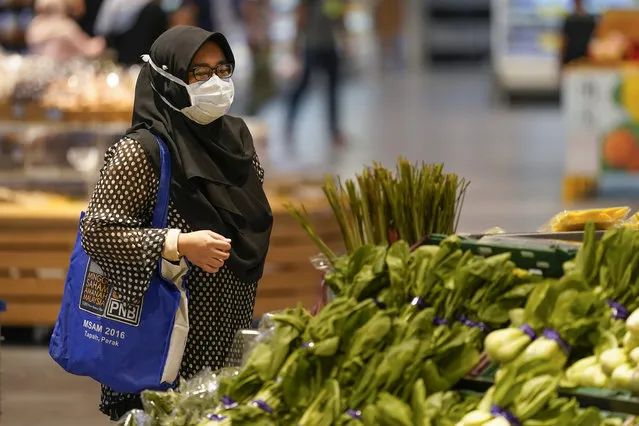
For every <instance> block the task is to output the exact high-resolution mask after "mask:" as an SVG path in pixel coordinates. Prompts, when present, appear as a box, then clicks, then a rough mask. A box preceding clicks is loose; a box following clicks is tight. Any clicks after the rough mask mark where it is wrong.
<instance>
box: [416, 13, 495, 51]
mask: <svg viewBox="0 0 639 426" xmlns="http://www.w3.org/2000/svg"><path fill="white" fill-rule="evenodd" d="M490 19H491V17H490V0H481V1H479V0H431V1H428V2H426V4H425V15H424V21H425V22H424V39H423V44H424V47H425V51H426V52H427V54H426V56H427V58H428V60H429V62H431V63H438V62H442V61H444V60H448V59H454V60H457V61H458V60H463V61H477V60H482V59H485V58H487V57H489V56H490Z"/></svg>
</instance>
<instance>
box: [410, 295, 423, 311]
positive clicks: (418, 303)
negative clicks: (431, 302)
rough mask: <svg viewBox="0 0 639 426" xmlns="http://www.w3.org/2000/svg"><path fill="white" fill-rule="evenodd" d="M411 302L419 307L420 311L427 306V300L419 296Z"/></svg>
mask: <svg viewBox="0 0 639 426" xmlns="http://www.w3.org/2000/svg"><path fill="white" fill-rule="evenodd" d="M410 304H411V305H413V306H417V309H419V310H420V311H421V310H422V309H425V308H426V302H424V299H422V298H421V297H419V296H415V298H413V300H411V302H410Z"/></svg>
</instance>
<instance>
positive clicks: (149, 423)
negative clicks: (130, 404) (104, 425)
mask: <svg viewBox="0 0 639 426" xmlns="http://www.w3.org/2000/svg"><path fill="white" fill-rule="evenodd" d="M118 426H154V425H153V419H152V418H151V416H149V415H148V414H147V413H145V412H144V411H143V410H131V411H129V412H128V413H126V414H125V415H124V417H122V418H121V419H120V420H119V421H118Z"/></svg>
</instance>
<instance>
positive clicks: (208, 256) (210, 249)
mask: <svg viewBox="0 0 639 426" xmlns="http://www.w3.org/2000/svg"><path fill="white" fill-rule="evenodd" d="M230 250H231V240H229V239H228V238H225V237H223V236H221V235H220V234H216V233H215V232H212V231H196V232H187V233H181V234H180V236H179V237H178V251H179V252H180V254H181V255H182V256H184V257H186V258H187V259H188V260H189V262H191V263H192V264H194V265H197V266H199V267H200V268H202V269H203V270H205V271H206V272H209V273H214V272H217V271H219V270H220V268H221V267H222V265H224V261H225V260H226V259H228V258H229V251H230Z"/></svg>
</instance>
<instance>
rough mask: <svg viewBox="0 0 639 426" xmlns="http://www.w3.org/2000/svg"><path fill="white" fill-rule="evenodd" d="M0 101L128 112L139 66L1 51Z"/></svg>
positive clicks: (56, 107)
mask: <svg viewBox="0 0 639 426" xmlns="http://www.w3.org/2000/svg"><path fill="white" fill-rule="evenodd" d="M0 72H2V81H1V82H0V102H2V103H6V104H11V103H35V104H38V105H40V106H42V107H43V108H55V109H60V110H63V111H128V110H131V109H132V107H133V98H134V96H133V93H134V87H135V81H136V79H137V75H138V73H139V68H138V67H132V68H130V69H125V68H122V67H120V66H117V65H115V64H113V63H109V62H88V61H85V60H80V59H74V60H72V61H67V62H65V63H64V64H63V65H61V64H59V63H56V62H54V61H53V60H50V59H47V58H45V57H40V56H25V55H18V54H5V55H3V54H0Z"/></svg>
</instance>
